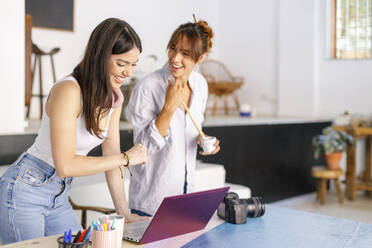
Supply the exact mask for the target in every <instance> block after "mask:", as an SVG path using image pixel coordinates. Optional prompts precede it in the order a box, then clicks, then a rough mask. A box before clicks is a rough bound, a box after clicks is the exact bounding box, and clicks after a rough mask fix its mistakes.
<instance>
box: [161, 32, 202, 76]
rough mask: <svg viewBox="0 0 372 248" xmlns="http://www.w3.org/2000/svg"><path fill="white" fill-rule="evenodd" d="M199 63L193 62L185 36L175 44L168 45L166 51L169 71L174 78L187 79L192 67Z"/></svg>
mask: <svg viewBox="0 0 372 248" xmlns="http://www.w3.org/2000/svg"><path fill="white" fill-rule="evenodd" d="M200 61H201V57H200V58H199V59H198V61H194V59H193V58H192V56H191V44H190V42H189V40H188V38H187V37H186V36H183V37H182V38H181V39H179V41H178V42H177V43H176V44H170V46H169V49H168V62H169V70H170V72H171V74H172V75H173V77H175V78H180V77H182V78H188V77H189V76H190V74H191V72H192V70H193V69H194V66H195V65H196V64H198V63H199V62H200Z"/></svg>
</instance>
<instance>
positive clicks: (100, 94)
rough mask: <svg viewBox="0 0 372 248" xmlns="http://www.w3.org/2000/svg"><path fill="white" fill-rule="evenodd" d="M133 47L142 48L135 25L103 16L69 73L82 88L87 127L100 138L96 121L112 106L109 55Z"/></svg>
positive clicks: (83, 112) (126, 50)
mask: <svg viewBox="0 0 372 248" xmlns="http://www.w3.org/2000/svg"><path fill="white" fill-rule="evenodd" d="M134 47H136V48H138V50H139V51H140V52H142V45H141V40H140V38H139V37H138V35H137V33H136V32H135V31H134V29H133V28H132V27H131V26H130V25H129V24H128V23H126V22H125V21H123V20H120V19H116V18H109V19H106V20H104V21H103V22H101V23H100V24H99V25H98V26H97V27H96V28H95V29H94V30H93V32H92V34H91V35H90V38H89V41H88V45H87V47H86V50H85V54H84V57H83V59H82V61H81V62H80V63H79V64H78V65H77V66H76V67H75V69H74V71H73V73H72V76H74V77H75V78H76V80H77V81H78V83H79V85H80V88H81V92H82V97H83V111H82V114H83V116H84V118H85V125H86V128H87V130H88V131H89V132H90V133H91V134H94V135H96V136H97V137H99V138H102V135H101V132H102V130H101V129H100V127H99V121H100V119H101V118H102V117H103V116H105V115H107V114H108V112H109V111H110V108H111V106H112V87H111V84H110V79H109V60H110V56H111V55H112V54H122V53H126V52H128V51H130V50H131V49H132V48H134Z"/></svg>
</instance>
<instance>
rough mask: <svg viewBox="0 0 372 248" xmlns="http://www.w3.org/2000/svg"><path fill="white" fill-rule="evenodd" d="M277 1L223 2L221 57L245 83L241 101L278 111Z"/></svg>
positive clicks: (260, 110) (263, 111)
mask: <svg viewBox="0 0 372 248" xmlns="http://www.w3.org/2000/svg"><path fill="white" fill-rule="evenodd" d="M277 5H278V4H277V0H260V1H255V0H246V1H242V0H231V1H219V23H218V26H219V30H218V31H219V34H218V37H217V39H216V41H215V45H216V47H218V59H219V60H221V61H222V62H224V63H225V64H226V65H227V67H228V68H229V70H230V71H231V73H232V74H233V75H235V76H243V77H244V78H245V83H244V84H243V86H242V89H241V90H239V91H238V95H239V97H240V102H241V103H249V104H251V105H252V106H253V108H254V109H255V110H256V111H257V112H258V113H259V114H269V115H271V114H274V113H275V112H276V103H275V101H276V97H277V96H276V94H277V93H276V92H277V88H276V80H277V79H276V75H277V61H276V60H277Z"/></svg>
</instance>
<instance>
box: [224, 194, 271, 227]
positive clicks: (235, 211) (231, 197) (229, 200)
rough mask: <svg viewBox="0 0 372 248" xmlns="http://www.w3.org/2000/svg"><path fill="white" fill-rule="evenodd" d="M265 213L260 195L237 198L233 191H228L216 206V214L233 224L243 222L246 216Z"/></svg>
mask: <svg viewBox="0 0 372 248" xmlns="http://www.w3.org/2000/svg"><path fill="white" fill-rule="evenodd" d="M264 214H265V204H264V203H263V201H262V198H261V197H252V198H247V199H239V196H238V194H237V193H235V192H228V193H227V194H226V195H225V197H224V199H223V201H222V202H221V203H220V205H219V206H218V208H217V215H218V216H219V217H220V218H221V219H224V220H225V221H227V222H230V223H233V224H244V223H246V222H247V217H251V218H256V217H261V216H262V215H264Z"/></svg>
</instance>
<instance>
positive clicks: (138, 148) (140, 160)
mask: <svg viewBox="0 0 372 248" xmlns="http://www.w3.org/2000/svg"><path fill="white" fill-rule="evenodd" d="M125 153H126V154H127V155H128V156H129V165H136V164H145V163H147V148H146V147H145V146H143V145H142V144H136V145H134V146H133V147H132V148H130V149H129V150H128V151H126V152H125Z"/></svg>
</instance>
